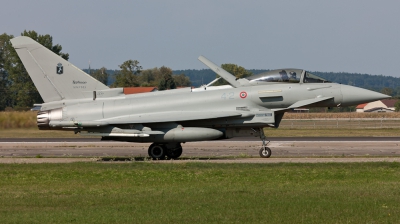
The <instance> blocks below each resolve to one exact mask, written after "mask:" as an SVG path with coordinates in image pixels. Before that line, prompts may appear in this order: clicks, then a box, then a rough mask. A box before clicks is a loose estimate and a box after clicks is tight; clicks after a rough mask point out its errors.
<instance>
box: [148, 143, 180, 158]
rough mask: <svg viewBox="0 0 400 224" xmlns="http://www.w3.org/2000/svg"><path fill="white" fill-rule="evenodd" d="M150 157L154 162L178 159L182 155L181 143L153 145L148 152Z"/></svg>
mask: <svg viewBox="0 0 400 224" xmlns="http://www.w3.org/2000/svg"><path fill="white" fill-rule="evenodd" d="M148 153H149V156H150V157H151V158H153V159H154V160H162V159H165V156H167V158H169V159H177V158H179V156H181V155H182V146H181V144H180V143H166V144H161V143H153V144H151V145H150V147H149V150H148Z"/></svg>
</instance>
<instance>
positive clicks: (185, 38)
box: [0, 0, 400, 77]
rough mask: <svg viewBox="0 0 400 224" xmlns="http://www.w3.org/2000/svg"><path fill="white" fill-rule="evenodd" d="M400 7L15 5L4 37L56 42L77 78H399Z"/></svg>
mask: <svg viewBox="0 0 400 224" xmlns="http://www.w3.org/2000/svg"><path fill="white" fill-rule="evenodd" d="M399 9H400V1H398V0H381V1H376V0H363V1H359V0H358V1H355V0H335V1H327V0H291V1H288V0H280V1H272V0H248V1H243V0H242V1H239V0H199V1H193V0H144V1H134V0H130V1H122V0H114V1H105V0H97V1H95V0H68V1H65V0H64V1H59V0H35V1H31V0H13V1H4V2H3V3H2V13H1V15H2V19H1V22H0V32H1V33H7V34H12V35H14V36H20V35H21V32H23V31H24V30H35V31H36V32H38V33H39V34H50V35H51V36H52V37H53V44H60V45H61V46H62V47H63V50H62V52H64V53H69V55H70V59H69V61H70V62H71V63H73V64H74V65H76V66H77V67H79V68H88V67H89V61H90V64H91V67H92V68H100V67H106V68H108V69H118V68H119V67H118V66H119V65H121V64H122V63H123V62H124V61H126V60H129V59H132V60H138V61H139V62H140V65H142V67H143V69H149V68H154V67H161V66H167V67H170V68H172V69H173V70H179V69H205V68H207V67H206V66H205V65H203V64H202V63H201V62H200V61H198V60H197V58H198V57H199V56H200V55H204V56H205V57H207V58H208V59H210V60H211V61H213V62H215V63H216V64H218V65H220V64H224V63H233V64H237V65H240V66H243V67H244V68H246V69H279V68H302V69H306V70H309V71H321V72H352V73H366V74H373V75H385V76H395V77H400V71H398V70H399V69H398V66H399V64H400V12H399Z"/></svg>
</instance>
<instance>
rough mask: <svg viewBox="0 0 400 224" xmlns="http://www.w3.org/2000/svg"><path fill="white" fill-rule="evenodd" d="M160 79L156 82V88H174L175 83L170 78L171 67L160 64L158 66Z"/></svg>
mask: <svg viewBox="0 0 400 224" xmlns="http://www.w3.org/2000/svg"><path fill="white" fill-rule="evenodd" d="M160 73H161V80H160V82H159V84H158V90H167V89H176V84H175V81H174V79H173V78H172V69H170V68H168V67H165V66H162V67H161V68H160Z"/></svg>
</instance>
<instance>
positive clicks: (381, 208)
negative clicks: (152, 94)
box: [0, 162, 400, 223]
mask: <svg viewBox="0 0 400 224" xmlns="http://www.w3.org/2000/svg"><path fill="white" fill-rule="evenodd" d="M399 184H400V164H399V163H387V162H382V163H347V164H333V163H332V164H331V163H328V164H290V163H284V164H205V163H183V164H155V163H151V162H132V163H123V164H118V163H117V164H109V163H72V164H11V165H10V164H0V222H1V223H70V222H76V223H397V222H398V220H399V216H400V190H399Z"/></svg>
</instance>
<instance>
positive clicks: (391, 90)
mask: <svg viewBox="0 0 400 224" xmlns="http://www.w3.org/2000/svg"><path fill="white" fill-rule="evenodd" d="M381 93H383V94H386V95H389V96H393V89H392V88H389V87H385V88H383V89H382V90H381Z"/></svg>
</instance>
